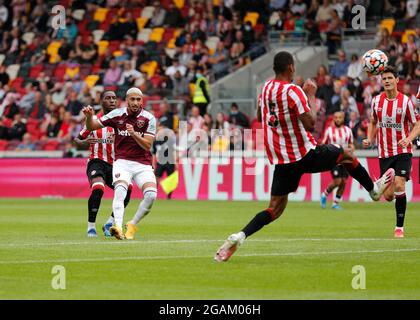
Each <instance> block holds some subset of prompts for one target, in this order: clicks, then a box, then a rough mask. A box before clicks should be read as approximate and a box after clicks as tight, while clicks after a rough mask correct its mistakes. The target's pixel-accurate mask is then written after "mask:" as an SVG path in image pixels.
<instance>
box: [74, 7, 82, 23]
mask: <svg viewBox="0 0 420 320" xmlns="http://www.w3.org/2000/svg"><path fill="white" fill-rule="evenodd" d="M84 15H85V10H83V9H77V10H74V12H73V14H72V17H73V18H74V19H76V20H77V21H82V20H83V17H84Z"/></svg>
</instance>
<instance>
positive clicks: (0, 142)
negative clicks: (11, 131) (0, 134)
mask: <svg viewBox="0 0 420 320" xmlns="http://www.w3.org/2000/svg"><path fill="white" fill-rule="evenodd" d="M8 144H9V141H7V140H0V151H4V150H6V148H7V145H8Z"/></svg>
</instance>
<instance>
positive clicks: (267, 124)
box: [214, 51, 394, 262]
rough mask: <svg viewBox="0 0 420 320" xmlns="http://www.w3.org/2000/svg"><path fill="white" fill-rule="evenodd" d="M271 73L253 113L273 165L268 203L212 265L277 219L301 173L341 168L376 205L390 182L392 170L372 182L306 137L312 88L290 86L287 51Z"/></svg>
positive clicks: (335, 148) (346, 156)
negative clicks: (255, 113) (260, 124)
mask: <svg viewBox="0 0 420 320" xmlns="http://www.w3.org/2000/svg"><path fill="white" fill-rule="evenodd" d="M273 69H274V72H275V78H274V79H272V80H268V81H267V82H266V83H265V84H264V87H263V89H262V94H261V99H260V103H259V105H258V110H257V116H258V119H259V120H260V121H261V120H262V124H263V130H264V145H265V151H266V154H267V157H268V158H269V161H270V163H271V164H273V165H275V170H274V176H273V181H272V185H271V199H270V204H269V206H268V208H267V209H265V210H263V211H261V212H260V213H258V214H257V215H256V216H255V217H254V218H253V219H252V220H251V221H250V222H249V223H248V224H247V225H246V226H245V227H244V228H243V229H242V230H241V231H239V232H238V233H234V234H232V235H230V236H229V237H228V238H227V240H226V241H225V242H224V244H223V245H222V246H221V247H220V248H219V250H217V252H216V255H215V257H214V259H215V260H216V261H217V262H222V261H228V260H229V258H230V257H231V256H232V254H233V253H234V252H235V251H236V249H237V248H238V246H240V245H241V244H242V243H243V242H244V241H245V239H246V238H248V237H249V236H251V235H252V234H254V233H255V232H257V231H259V230H260V229H261V228H263V227H264V226H265V225H267V224H269V223H271V222H273V221H274V220H276V219H277V218H278V217H280V216H281V214H282V213H283V211H284V209H285V208H286V206H287V201H288V194H289V193H291V192H295V191H296V190H297V188H298V186H299V182H300V178H301V177H302V175H303V174H304V173H316V172H323V171H329V170H331V169H332V168H334V167H335V166H336V165H337V164H342V165H343V166H344V167H345V168H346V170H347V172H348V173H349V174H350V175H351V176H352V177H353V178H354V179H356V180H357V181H358V182H359V183H360V184H361V185H362V186H363V187H364V188H365V189H366V190H367V191H368V192H369V195H370V196H371V198H372V199H373V200H374V201H378V200H379V198H380V197H381V195H382V193H383V192H384V190H385V188H386V187H387V186H388V185H389V183H390V182H392V181H393V178H394V169H389V170H387V171H386V172H385V174H384V175H383V176H382V177H381V178H380V179H379V180H377V181H376V182H373V181H372V179H371V178H370V176H369V174H368V173H367V171H366V169H365V168H364V167H363V166H362V165H361V164H360V163H359V161H358V160H357V159H356V158H355V157H354V156H353V155H352V152H351V150H344V149H343V147H341V146H339V145H334V144H325V145H317V143H316V141H315V139H314V137H313V136H312V134H311V133H310V132H309V131H311V130H313V128H314V124H315V117H316V113H315V105H316V99H315V93H316V89H317V88H316V85H315V83H314V82H313V81H311V80H307V81H306V82H305V84H304V85H303V90H302V89H301V88H300V87H298V86H296V85H294V84H292V83H291V82H292V79H293V74H294V72H295V65H294V61H293V56H292V55H291V54H290V53H288V52H285V51H282V52H279V53H277V54H276V55H275V57H274V66H273Z"/></svg>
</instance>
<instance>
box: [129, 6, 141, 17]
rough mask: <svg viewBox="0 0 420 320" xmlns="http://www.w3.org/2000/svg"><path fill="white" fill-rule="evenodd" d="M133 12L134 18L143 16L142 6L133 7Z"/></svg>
mask: <svg viewBox="0 0 420 320" xmlns="http://www.w3.org/2000/svg"><path fill="white" fill-rule="evenodd" d="M131 12H132V13H133V18H134V19H137V18H140V16H141V8H133V9H132V10H131Z"/></svg>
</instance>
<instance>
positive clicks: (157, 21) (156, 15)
mask: <svg viewBox="0 0 420 320" xmlns="http://www.w3.org/2000/svg"><path fill="white" fill-rule="evenodd" d="M153 7H154V8H155V11H154V12H153V17H152V19H151V20H150V22H149V24H148V25H149V27H150V28H157V27H161V26H162V25H163V23H164V22H165V17H166V10H165V9H164V8H163V7H162V6H161V5H160V3H159V1H154V2H153Z"/></svg>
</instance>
